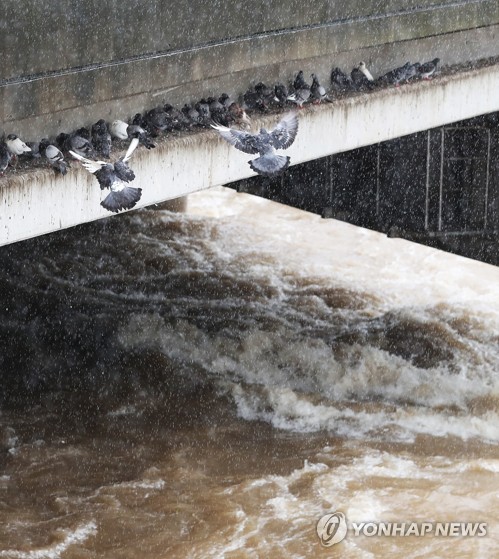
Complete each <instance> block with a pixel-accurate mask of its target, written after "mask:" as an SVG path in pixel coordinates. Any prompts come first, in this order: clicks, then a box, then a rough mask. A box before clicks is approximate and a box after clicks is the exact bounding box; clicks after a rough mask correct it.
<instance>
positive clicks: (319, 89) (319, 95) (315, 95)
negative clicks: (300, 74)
mask: <svg viewBox="0 0 499 559" xmlns="http://www.w3.org/2000/svg"><path fill="white" fill-rule="evenodd" d="M310 77H311V78H312V85H311V86H310V97H311V99H312V103H321V102H322V101H325V100H328V97H327V93H326V89H325V88H324V87H323V86H322V85H321V84H320V83H319V78H318V77H317V76H316V75H315V74H312V75H311V76H310Z"/></svg>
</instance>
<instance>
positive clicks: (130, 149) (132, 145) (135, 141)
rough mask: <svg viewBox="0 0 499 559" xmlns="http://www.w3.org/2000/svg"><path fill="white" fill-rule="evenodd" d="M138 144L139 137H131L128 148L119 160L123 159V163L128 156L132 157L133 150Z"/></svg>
mask: <svg viewBox="0 0 499 559" xmlns="http://www.w3.org/2000/svg"><path fill="white" fill-rule="evenodd" d="M138 145H139V139H138V138H132V141H131V142H130V145H129V146H128V149H127V150H126V153H125V155H124V157H121V158H120V159H121V161H123V163H126V162H127V161H128V160H129V159H130V157H132V155H133V152H134V151H135V150H136V149H137V146H138Z"/></svg>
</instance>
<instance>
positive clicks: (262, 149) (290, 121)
mask: <svg viewBox="0 0 499 559" xmlns="http://www.w3.org/2000/svg"><path fill="white" fill-rule="evenodd" d="M212 126H213V128H214V129H215V130H216V131H217V132H218V133H219V134H220V135H221V136H222V138H224V139H225V140H226V141H227V142H229V143H230V144H232V145H233V146H234V147H235V148H237V149H239V150H241V151H243V152H244V153H250V154H257V153H258V154H260V157H257V158H256V159H253V160H251V161H249V162H248V163H249V166H250V167H251V168H252V169H253V171H255V172H256V173H258V174H260V175H263V176H267V177H272V176H274V175H276V174H278V173H280V172H281V171H283V170H284V169H287V168H288V167H289V162H290V158H289V156H284V155H278V154H277V153H276V149H287V148H288V147H289V146H290V145H291V144H292V143H293V142H294V140H295V138H296V135H297V133H298V115H297V114H296V112H291V113H288V114H286V115H285V116H284V117H283V118H282V119H281V120H280V121H279V123H278V124H277V126H276V127H275V128H274V129H273V130H271V131H270V132H268V131H267V130H266V129H265V128H261V129H260V132H259V133H258V134H250V133H249V132H243V131H241V130H236V129H234V128H226V127H225V126H219V125H212Z"/></svg>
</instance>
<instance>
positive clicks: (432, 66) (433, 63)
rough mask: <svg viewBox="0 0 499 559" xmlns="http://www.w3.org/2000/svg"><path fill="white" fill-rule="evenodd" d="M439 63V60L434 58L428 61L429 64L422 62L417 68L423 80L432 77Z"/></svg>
mask: <svg viewBox="0 0 499 559" xmlns="http://www.w3.org/2000/svg"><path fill="white" fill-rule="evenodd" d="M439 62H440V58H434V59H433V60H430V62H424V63H423V64H421V65H420V66H419V68H418V72H419V75H420V76H421V77H422V78H423V80H429V79H430V76H432V75H433V74H434V73H435V72H436V70H437V66H438V63H439Z"/></svg>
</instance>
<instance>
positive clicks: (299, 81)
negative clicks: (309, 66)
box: [293, 70, 310, 91]
mask: <svg viewBox="0 0 499 559" xmlns="http://www.w3.org/2000/svg"><path fill="white" fill-rule="evenodd" d="M302 88H310V86H309V85H308V84H307V82H306V81H305V77H304V75H303V70H300V71H299V72H298V74H296V77H295V79H294V81H293V89H294V90H295V91H296V90H298V89H302Z"/></svg>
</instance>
